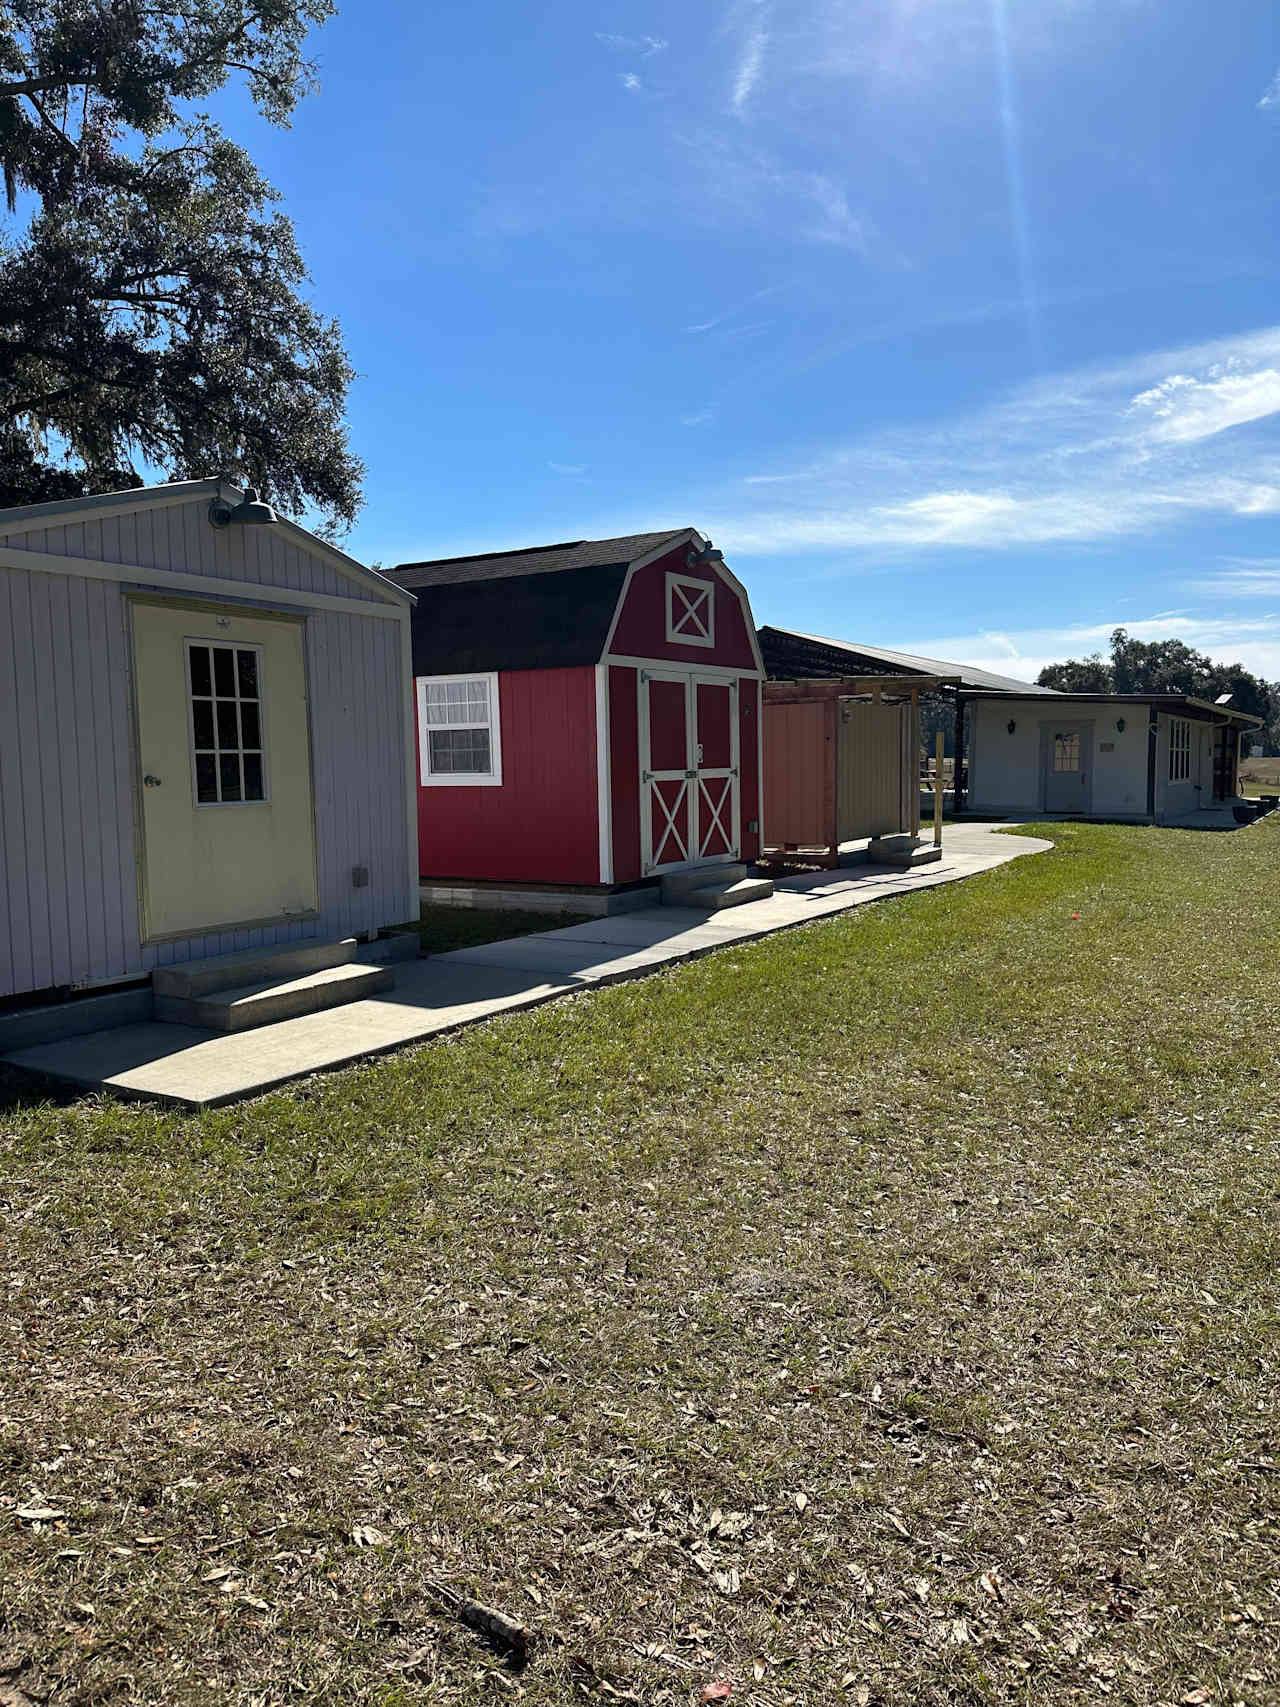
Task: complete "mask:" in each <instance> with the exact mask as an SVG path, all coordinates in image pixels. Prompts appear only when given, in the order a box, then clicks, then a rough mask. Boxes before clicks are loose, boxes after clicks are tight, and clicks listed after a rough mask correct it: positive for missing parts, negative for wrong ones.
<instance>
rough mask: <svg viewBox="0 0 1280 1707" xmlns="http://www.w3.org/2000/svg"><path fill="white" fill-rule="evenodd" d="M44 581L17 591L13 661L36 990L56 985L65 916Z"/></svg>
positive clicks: (32, 580) (32, 578)
mask: <svg viewBox="0 0 1280 1707" xmlns="http://www.w3.org/2000/svg"><path fill="white" fill-rule="evenodd" d="M46 579H47V577H45V576H43V575H26V576H24V577H23V583H24V584H23V585H22V586H21V593H20V602H21V605H22V610H23V618H24V622H23V626H24V627H25V629H26V632H27V635H28V645H27V646H25V647H24V648H23V649H22V652H21V653H20V655H19V657H18V660H17V665H18V669H17V679H18V716H19V742H20V753H21V768H22V799H23V814H24V817H25V819H26V823H27V837H28V841H27V846H28V849H29V856H28V860H29V862H28V865H27V892H28V894H29V896H30V905H31V930H32V942H33V948H34V958H35V966H34V976H35V977H36V979H37V981H38V982H37V986H36V987H37V988H38V989H44V988H45V987H46V986H48V985H50V984H56V983H58V982H59V981H60V980H59V971H58V969H59V966H60V964H61V953H60V951H62V952H65V946H64V945H65V938H66V913H65V908H64V907H63V906H62V905H61V904H60V902H59V899H58V897H57V893H56V890H57V883H58V875H59V873H58V867H59V865H60V854H59V850H58V849H57V848H56V847H54V845H53V833H52V830H51V826H50V824H49V821H48V814H47V813H46V810H45V804H46V789H47V788H48V787H49V785H50V784H51V783H52V781H53V776H52V773H46V772H45V769H44V752H43V748H42V742H43V739H44V734H45V728H46V726H47V724H48V721H49V713H48V708H47V705H45V704H44V703H43V702H44V701H45V698H46V694H45V693H44V692H42V690H41V683H42V682H46V681H47V680H48V677H49V656H48V641H47V632H48V620H47V616H46V617H44V618H42V615H41V610H40V605H41V601H42V600H43V599H47V597H48V589H47V587H44V586H43V585H41V584H39V583H43V582H44V581H45V580H46Z"/></svg>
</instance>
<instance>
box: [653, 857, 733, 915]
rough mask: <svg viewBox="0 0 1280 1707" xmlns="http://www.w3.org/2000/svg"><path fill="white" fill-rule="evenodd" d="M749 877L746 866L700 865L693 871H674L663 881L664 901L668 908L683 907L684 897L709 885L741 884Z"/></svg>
mask: <svg viewBox="0 0 1280 1707" xmlns="http://www.w3.org/2000/svg"><path fill="white" fill-rule="evenodd" d="M746 875H747V868H746V866H745V865H700V866H696V867H695V868H694V869H693V870H692V871H672V872H668V873H667V875H666V876H665V877H664V878H663V879H662V899H663V903H664V904H665V905H666V906H668V907H681V906H683V905H684V902H683V901H682V900H681V899H680V897H681V896H682V895H690V894H692V892H693V891H694V890H695V889H705V888H706V886H707V885H708V884H709V883H741V881H742V879H743V878H744V877H745V876H746Z"/></svg>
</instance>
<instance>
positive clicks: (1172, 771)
mask: <svg viewBox="0 0 1280 1707" xmlns="http://www.w3.org/2000/svg"><path fill="white" fill-rule="evenodd" d="M961 697H962V700H963V702H964V704H965V706H966V708H967V722H968V728H969V765H968V793H967V796H966V806H967V807H968V809H969V811H971V812H978V813H984V814H1001V815H1004V814H1008V815H1010V816H1018V817H1022V816H1034V815H1037V814H1039V813H1049V814H1055V813H1065V814H1070V815H1072V816H1078V817H1086V818H1106V819H1121V820H1124V819H1128V820H1132V821H1133V822H1135V823H1148V824H1174V823H1186V822H1194V821H1196V815H1197V814H1201V815H1207V814H1211V813H1212V812H1213V810H1214V809H1215V808H1216V809H1217V811H1218V812H1219V813H1220V814H1221V812H1222V811H1223V809H1224V807H1225V806H1226V805H1227V804H1228V803H1229V802H1230V801H1231V800H1233V799H1234V798H1235V797H1236V780H1237V767H1238V765H1239V759H1240V742H1241V737H1242V736H1243V735H1244V734H1246V733H1247V732H1248V731H1251V730H1253V729H1255V728H1257V727H1258V725H1259V723H1260V722H1261V719H1260V718H1257V717H1252V716H1250V715H1249V714H1248V713H1246V712H1241V711H1236V710H1233V709H1232V707H1231V706H1230V705H1229V704H1220V705H1214V704H1210V703H1209V702H1208V701H1207V700H1201V699H1195V698H1194V697H1192V696H1191V695H1189V694H1083V693H1055V694H1052V695H1044V694H1040V695H1037V696H1036V697H1034V698H1032V697H1029V696H1028V697H1025V698H1019V697H1017V696H1015V695H1012V694H1008V693H966V694H963V695H962V696H961ZM1200 821H1201V822H1203V821H1204V818H1203V816H1202V817H1201V819H1200Z"/></svg>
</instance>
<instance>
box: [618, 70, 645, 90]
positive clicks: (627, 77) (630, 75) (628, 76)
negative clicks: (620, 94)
mask: <svg viewBox="0 0 1280 1707" xmlns="http://www.w3.org/2000/svg"><path fill="white" fill-rule="evenodd" d="M619 82H620V83H621V84H622V87H623V88H624V89H638V88H639V87H640V79H639V78H638V77H637V76H636V74H635V72H634V71H624V72H623V73H622V76H621V77H620V78H619Z"/></svg>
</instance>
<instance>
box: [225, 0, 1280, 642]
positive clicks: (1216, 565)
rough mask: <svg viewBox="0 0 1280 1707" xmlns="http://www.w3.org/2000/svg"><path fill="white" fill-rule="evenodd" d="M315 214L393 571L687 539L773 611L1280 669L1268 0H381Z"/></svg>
mask: <svg viewBox="0 0 1280 1707" xmlns="http://www.w3.org/2000/svg"><path fill="white" fill-rule="evenodd" d="M315 51H316V54H317V57H318V59H319V61H320V67H321V79H322V87H321V90H320V92H319V93H318V94H317V95H315V96H313V97H311V98H310V99H309V100H308V101H307V102H306V103H304V105H303V107H302V108H301V109H300V111H299V113H298V115H297V119H296V121H295V124H294V127H293V129H292V130H291V131H288V132H272V131H270V130H268V129H267V128H266V127H265V126H263V125H261V124H260V122H259V121H257V120H256V119H255V118H254V117H253V116H252V114H251V113H249V112H248V111H247V109H246V108H245V106H244V103H243V102H242V101H241V100H240V99H239V98H232V99H231V100H230V102H229V104H230V106H231V107H232V108H233V110H234V118H233V128H234V129H235V130H236V132H237V134H239V135H241V136H242V137H243V138H244V140H246V142H248V144H249V145H250V146H251V148H252V149H253V151H254V153H255V155H256V156H257V157H258V159H259V161H260V162H261V164H262V166H263V168H264V170H265V171H266V172H267V175H268V176H269V177H270V178H271V179H272V180H273V182H274V183H275V184H276V185H277V187H278V188H279V189H280V190H281V191H282V192H283V194H284V197H285V202H286V206H287V209H288V211H289V213H290V214H291V216H292V217H293V219H294V221H295V223H296V226H297V228H298V232H299V236H300V239H301V241H302V244H303V247H304V251H305V253H306V255H307V258H308V261H309V264H310V266H311V269H312V273H313V276H314V280H315V293H316V297H317V300H318V301H319V302H320V303H321V304H322V305H323V306H324V307H325V308H326V309H328V310H330V311H332V312H333V313H335V314H336V315H337V316H338V317H339V318H340V319H341V321H342V323H343V327H344V330H345V333H346V337H347V341H348V345H349V348H350V350H351V354H352V357H353V360H354V362H355V364H356V366H357V368H358V369H359V370H360V375H361V377H360V380H359V382H358V383H357V385H356V387H355V389H354V392H353V395H352V398H351V409H350V420H351V428H352V437H353V442H354V444H355V447H356V449H357V450H358V451H359V453H360V454H361V455H362V456H363V457H364V458H365V460H366V462H367V463H368V466H369V479H368V487H367V496H368V502H367V507H366V509H365V512H364V514H363V515H362V517H361V519H360V521H359V523H358V525H357V527H356V529H355V531H354V532H353V534H352V535H351V537H350V539H349V541H348V544H349V546H350V548H351V549H352V550H353V551H354V552H355V553H356V554H357V555H359V556H361V557H363V558H364V559H365V560H380V561H381V562H383V563H385V564H390V563H394V562H397V561H400V560H403V559H405V558H411V557H421V556H430V555H443V554H448V553H454V552H463V551H471V550H475V551H480V550H490V549H496V548H499V547H503V546H508V545H516V544H534V543H541V542H546V541H550V540H555V539H565V538H578V537H583V536H591V535H597V534H612V533H625V532H629V531H632V530H633V529H641V528H651V527H661V526H665V525H668V524H671V525H682V524H685V523H691V524H693V525H695V526H697V527H699V528H701V529H702V530H703V531H704V532H707V533H710V534H711V535H712V537H713V538H714V540H715V542H716V544H717V545H720V546H722V547H723V548H724V550H725V553H726V557H727V558H728V560H729V562H730V563H731V565H732V566H733V567H734V568H735V569H736V570H737V571H738V573H739V574H740V575H741V576H742V578H743V579H744V580H745V581H746V582H747V584H748V587H749V588H750V591H751V594H752V600H753V605H754V608H755V611H756V614H757V618H758V619H759V620H761V621H771V622H776V623H780V624H783V625H786V626H791V627H796V628H801V629H808V630H811V631H814V632H818V633H826V634H834V635H839V636H845V637H848V638H853V639H861V640H864V641H872V642H876V641H878V642H880V643H883V644H885V645H898V646H908V647H915V648H917V649H922V650H930V651H936V652H939V653H941V654H942V655H943V656H951V657H956V658H963V659H965V660H967V661H972V662H988V663H991V664H995V665H996V666H997V667H1004V668H1006V669H1009V670H1011V671H1012V672H1013V673H1028V674H1033V673H1034V672H1035V670H1037V669H1038V668H1039V666H1040V664H1041V663H1043V662H1044V661H1046V660H1047V659H1050V658H1053V657H1058V656H1063V655H1064V654H1066V653H1067V652H1076V653H1079V652H1081V651H1085V650H1089V649H1091V648H1093V647H1094V646H1096V645H1099V644H1104V643H1105V637H1106V635H1107V633H1108V632H1109V630H1110V629H1111V627H1113V626H1114V625H1115V624H1116V623H1121V622H1123V623H1125V624H1127V625H1128V626H1130V627H1131V628H1132V629H1133V630H1134V631H1135V632H1137V633H1140V634H1142V635H1144V636H1155V635H1158V634H1167V633H1174V632H1176V633H1179V634H1180V635H1182V636H1183V637H1184V638H1186V639H1188V640H1190V641H1192V642H1193V643H1194V644H1198V645H1201V646H1204V647H1205V648H1206V649H1207V650H1210V651H1211V652H1213V653H1214V654H1215V655H1219V656H1225V655H1228V654H1229V655H1230V656H1231V657H1232V658H1235V657H1240V658H1242V659H1243V660H1244V662H1245V663H1246V664H1248V665H1250V666H1251V667H1252V668H1255V669H1259V670H1262V671H1265V673H1267V674H1269V675H1274V676H1280V436H1278V427H1280V249H1278V247H1277V232H1278V231H1280V223H1278V222H1277V217H1276V214H1277V209H1276V162H1277V150H1280V13H1278V12H1277V9H1276V8H1275V6H1274V4H1273V3H1272V0H1232V4H1231V5H1229V6H1227V7H1224V6H1222V5H1221V4H1213V3H1210V0H703V3H702V4H700V5H695V6H691V5H689V3H688V0H684V3H683V4H681V5H675V4H670V3H667V0H644V3H640V0H617V3H609V0H602V3H599V4H585V3H580V0H556V3H551V4H542V5H539V4H530V3H529V0H523V3H517V0H489V3H488V4H487V5H484V6H477V5H463V4H456V3H454V0H438V3H437V4H433V5H430V6H423V5H411V4H408V3H407V0H361V3H360V4H358V5H357V4H356V3H355V0H348V3H347V5H346V7H345V9H344V10H343V12H342V13H341V15H340V16H339V17H338V18H336V19H335V20H334V21H333V22H332V23H330V24H329V25H327V26H326V27H325V28H324V29H323V30H322V31H320V32H319V33H318V34H317V36H316V38H315Z"/></svg>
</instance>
